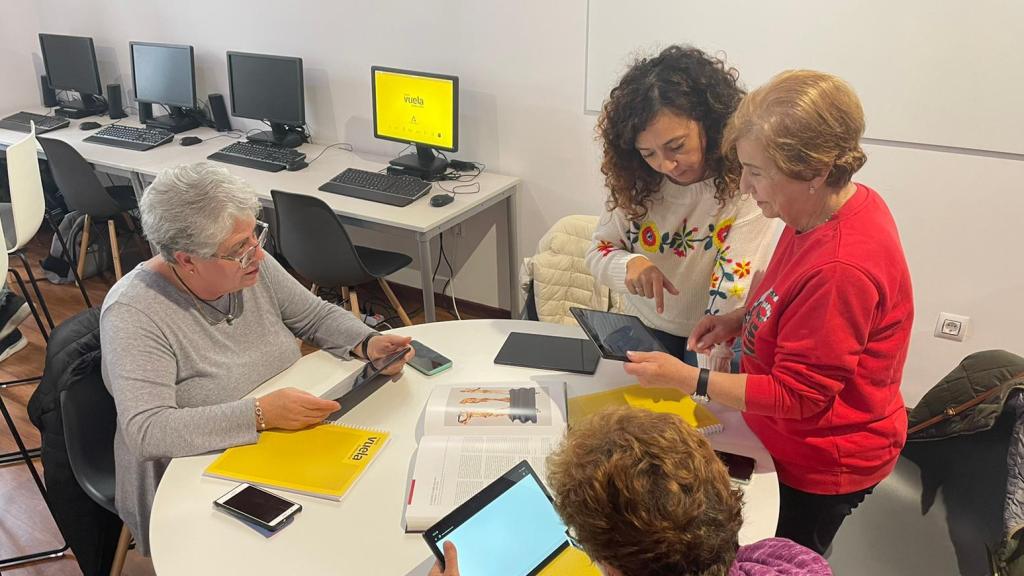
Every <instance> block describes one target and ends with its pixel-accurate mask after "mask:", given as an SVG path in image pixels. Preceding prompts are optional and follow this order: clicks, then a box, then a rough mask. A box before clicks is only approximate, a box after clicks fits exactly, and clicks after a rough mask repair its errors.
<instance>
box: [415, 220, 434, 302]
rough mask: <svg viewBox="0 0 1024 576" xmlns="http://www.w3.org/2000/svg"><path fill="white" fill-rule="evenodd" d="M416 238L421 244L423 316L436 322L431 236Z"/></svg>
mask: <svg viewBox="0 0 1024 576" xmlns="http://www.w3.org/2000/svg"><path fill="white" fill-rule="evenodd" d="M416 240H417V241H418V242H419V244H420V288H422V289H423V318H424V319H425V321H426V322H434V321H436V320H437V315H436V314H435V312H434V281H433V278H432V276H433V266H434V260H433V258H431V257H430V238H427V237H426V236H422V235H420V236H418V237H417V238H416Z"/></svg>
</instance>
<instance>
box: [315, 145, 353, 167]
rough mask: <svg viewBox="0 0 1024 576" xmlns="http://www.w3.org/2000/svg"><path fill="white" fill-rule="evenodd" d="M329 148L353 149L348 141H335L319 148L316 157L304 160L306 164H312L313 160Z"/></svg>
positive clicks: (350, 150)
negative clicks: (321, 148)
mask: <svg viewBox="0 0 1024 576" xmlns="http://www.w3.org/2000/svg"><path fill="white" fill-rule="evenodd" d="M331 148H341V149H342V150H347V151H349V152H352V151H353V150H355V148H353V147H352V145H351V144H349V143H348V142H335V143H334V144H331V145H329V146H327V147H325V148H324V149H323V150H321V151H320V153H319V154H317V155H316V157H314V158H313V159H312V160H306V164H312V163H313V162H316V161H317V160H319V159H320V157H321V156H323V155H324V152H327V151H328V150H330V149H331Z"/></svg>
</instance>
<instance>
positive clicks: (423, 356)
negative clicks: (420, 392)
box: [409, 340, 452, 376]
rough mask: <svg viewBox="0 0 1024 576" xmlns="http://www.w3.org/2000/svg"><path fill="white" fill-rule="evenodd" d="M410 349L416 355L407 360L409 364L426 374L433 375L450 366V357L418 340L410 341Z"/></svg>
mask: <svg viewBox="0 0 1024 576" xmlns="http://www.w3.org/2000/svg"><path fill="white" fill-rule="evenodd" d="M412 349H413V350H415V351H416V355H415V356H413V357H412V360H409V366H412V367H413V368H415V369H416V370H418V371H420V372H422V373H423V374H425V375H427V376H433V375H434V374H437V373H438V372H444V371H445V370H447V369H449V368H451V367H452V361H451V360H450V359H448V358H447V357H445V356H443V355H441V354H440V353H439V352H437V351H436V350H434V349H433V348H431V347H429V346H427V345H426V344H424V343H422V342H420V341H419V340H413V341H412Z"/></svg>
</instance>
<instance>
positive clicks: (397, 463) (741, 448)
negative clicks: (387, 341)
mask: <svg viewBox="0 0 1024 576" xmlns="http://www.w3.org/2000/svg"><path fill="white" fill-rule="evenodd" d="M510 332H529V333H536V334H549V335H554V336H569V337H575V338H583V337H584V335H583V332H582V331H581V330H580V329H579V328H578V327H576V326H561V325H556V324H547V323H542V322H528V321H518V320H469V321H462V322H438V323H432V324H423V325H418V326H410V327H406V328H400V329H397V330H394V331H393V333H397V334H403V335H409V336H412V337H414V338H416V339H417V340H419V341H421V342H423V343H424V344H426V345H428V346H430V347H431V348H434V349H435V350H437V351H438V352H440V353H441V354H444V355H445V356H448V357H449V358H451V359H452V361H453V366H452V368H451V369H449V370H447V371H446V372H443V373H441V374H439V375H436V376H432V377H427V376H423V375H422V374H420V373H419V372H416V371H415V370H413V369H411V368H406V369H405V371H404V374H403V375H402V377H401V378H399V379H398V380H396V381H393V382H389V383H387V384H386V385H385V386H384V387H382V388H381V389H380V390H378V391H377V392H375V393H374V394H373V395H372V396H370V397H369V398H367V399H366V400H365V401H363V402H362V403H361V404H360V405H359V406H357V407H356V408H355V409H354V410H352V411H351V412H349V413H348V414H346V415H345V416H344V418H343V419H342V422H343V423H347V424H355V425H363V426H374V427H378V428H383V429H385V430H388V431H390V432H391V434H392V438H391V441H390V443H389V444H388V446H387V447H386V448H385V449H384V450H383V451H382V452H381V453H380V455H379V456H378V457H377V460H376V461H374V462H373V464H372V465H371V466H370V467H369V468H368V469H367V470H366V472H365V473H364V475H363V477H361V478H360V479H359V481H358V482H357V483H356V485H355V486H354V487H353V488H352V489H351V491H350V492H349V493H348V494H347V495H346V496H345V498H344V499H342V501H341V502H333V501H329V500H323V499H320V498H314V497H309V496H304V495H299V494H289V493H284V494H283V495H284V496H285V497H287V498H289V499H292V500H294V501H296V502H299V503H300V504H302V507H303V510H302V512H301V513H300V514H299V515H298V516H297V517H296V518H295V521H294V522H293V523H292V524H291V525H290V526H288V527H287V528H285V529H283V530H281V531H280V532H279V533H277V534H274V535H273V536H271V537H270V538H264V537H263V536H261V535H260V534H258V533H257V532H256V531H254V530H252V529H251V528H248V527H246V526H245V525H244V524H242V523H241V522H239V521H237V520H235V519H234V518H232V517H230V516H228V515H226V514H224V513H222V512H218V511H215V510H214V508H213V501H214V500H215V499H216V498H218V497H219V496H222V495H223V494H224V493H225V492H227V491H228V490H230V489H231V488H232V487H233V486H235V483H234V482H230V481H225V480H220V479H215V478H207V477H205V476H203V470H204V469H205V468H206V467H207V466H208V465H209V464H210V463H211V462H212V461H213V460H214V458H215V457H216V456H217V454H205V455H201V456H192V457H187V458H176V459H175V460H173V461H172V462H171V464H170V466H169V467H168V469H167V472H166V473H165V474H164V477H163V479H162V481H161V482H160V486H159V488H158V490H157V493H156V500H155V502H154V505H153V513H152V518H151V522H150V542H151V548H152V555H153V564H154V567H155V569H156V573H157V574H160V576H175V575H189V576H193V575H196V574H246V575H250V574H333V575H338V574H360V575H363V574H366V575H370V574H385V575H392V574H393V575H403V574H416V575H422V574H426V572H427V570H428V569H429V566H430V565H431V564H432V563H433V560H432V557H431V554H430V551H429V550H428V549H427V547H426V545H425V544H424V542H423V539H422V538H421V536H420V535H419V534H406V533H405V531H404V529H403V520H402V514H403V510H404V498H405V496H406V494H407V490H408V484H409V479H410V478H411V477H412V462H413V457H414V454H415V451H416V445H417V438H418V437H419V435H420V434H421V433H422V422H421V415H422V411H423V407H424V405H425V403H426V400H427V396H428V394H429V392H430V389H431V388H432V387H433V386H434V385H435V384H454V383H487V382H491V381H515V380H528V379H530V378H531V377H533V376H538V375H546V376H549V377H550V375H551V374H553V373H552V372H550V371H545V370H533V369H528V368H517V367H511V366H501V365H497V364H494V363H493V360H494V356H495V355H496V354H497V352H498V349H499V348H500V347H501V345H502V343H503V342H504V341H505V338H506V336H507V335H508V334H509V333H510ZM360 366H361V363H359V362H355V361H347V362H346V361H340V360H338V359H336V358H333V357H331V356H330V355H328V354H326V353H324V352H316V353H314V354H310V355H309V356H306V357H305V358H303V359H302V360H300V361H299V362H298V363H296V364H295V365H294V366H293V367H292V368H290V369H289V370H287V371H286V372H285V373H283V374H282V375H280V376H278V377H276V378H274V379H272V380H270V381H268V382H267V383H265V384H264V385H263V386H261V387H260V388H259V389H257V390H256V391H254V394H263V393H266V392H267V391H270V390H273V389H276V388H280V387H284V386H298V387H302V388H304V389H306V390H308V391H310V392H311V393H313V394H322V393H323V392H326V391H327V390H328V389H330V388H331V387H332V386H333V385H334V384H336V383H337V382H338V381H339V380H341V378H342V377H344V376H345V375H347V374H350V373H352V372H354V371H355V370H357V369H358V368H359V367H360ZM565 381H566V382H567V385H568V395H569V396H570V397H572V396H577V395H581V394H588V393H591V392H596V391H600V390H607V389H610V388H616V387H619V386H625V385H629V384H632V383H634V382H635V381H634V380H633V379H631V378H630V377H629V376H628V375H626V374H625V372H624V371H623V369H622V365H621V363H619V362H615V361H609V360H601V363H600V365H599V366H598V370H597V373H596V374H594V375H593V376H585V375H577V374H566V375H565ZM711 407H712V410H713V411H714V412H715V413H716V414H717V415H718V417H719V419H720V420H721V421H722V423H723V424H724V426H725V430H724V431H722V432H720V433H718V434H714V435H712V436H710V437H709V439H710V440H711V443H712V444H713V445H714V446H715V448H717V449H720V450H724V451H728V452H735V453H738V454H744V455H748V456H752V457H754V458H755V459H756V460H757V470H756V471H755V474H754V478H753V480H752V481H751V482H750V484H749V485H747V486H745V487H744V500H745V506H744V509H743V516H744V524H743V528H742V529H741V531H740V543H741V544H748V543H751V542H755V541H757V540H761V539H763V538H769V537H771V536H773V535H774V533H775V524H776V521H777V519H778V507H779V492H778V482H777V478H776V474H775V469H774V466H773V464H772V459H771V457H770V456H769V455H768V452H767V451H766V450H765V448H764V446H763V445H762V444H761V443H760V441H758V440H757V438H756V437H755V436H754V434H753V433H752V432H751V431H750V429H749V428H747V426H746V424H745V423H744V421H743V418H742V417H741V415H740V413H739V412H737V411H735V410H731V409H727V408H723V407H721V406H715V405H714V404H713V403H712V404H711ZM469 576H471V575H469Z"/></svg>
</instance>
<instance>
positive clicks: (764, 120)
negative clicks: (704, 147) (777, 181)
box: [722, 70, 867, 188]
mask: <svg viewBox="0 0 1024 576" xmlns="http://www.w3.org/2000/svg"><path fill="white" fill-rule="evenodd" d="M863 134H864V110H863V109H862V108H861V105H860V100H859V99H858V98H857V94H856V93H854V91H853V88H851V87H850V85H849V84H847V83H846V82H845V81H843V80H842V79H841V78H838V77H836V76H833V75H831V74H826V73H824V72H815V71H814V70H788V71H786V72H782V73H780V74H778V75H776V76H775V77H774V78H772V79H771V80H769V81H768V83H767V84H765V85H764V86H761V87H760V88H758V89H757V90H754V91H753V92H751V93H750V94H748V95H747V96H746V97H745V98H743V101H742V102H740V105H739V107H738V108H737V110H736V114H734V115H733V117H732V118H731V119H730V120H729V124H728V125H727V126H726V128H725V135H724V137H723V139H722V151H723V154H724V156H725V157H726V160H727V162H729V163H730V164H732V165H733V166H734V167H738V166H739V161H738V159H737V157H736V142H737V141H738V140H740V139H742V138H747V137H752V138H756V139H758V140H759V141H760V142H761V143H762V144H763V145H764V149H765V152H766V153H767V154H768V157H769V158H771V159H772V161H773V162H774V163H775V165H776V167H778V169H779V170H780V171H781V172H782V173H783V174H784V175H786V176H788V177H790V178H793V179H795V180H801V181H805V182H806V181H809V180H813V179H814V178H815V177H818V176H821V175H822V174H825V175H826V176H825V184H826V185H827V186H829V187H832V188H841V187H843V186H845V185H846V184H848V183H849V182H850V179H851V178H852V177H853V174H854V173H855V172H857V170H860V168H861V166H863V165H864V163H865V162H866V161H867V157H866V156H865V155H864V151H863V150H862V149H861V147H860V138H861V136H863ZM726 173H727V174H728V175H729V176H730V177H732V178H738V177H739V170H730V171H726ZM737 184H738V182H737Z"/></svg>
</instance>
